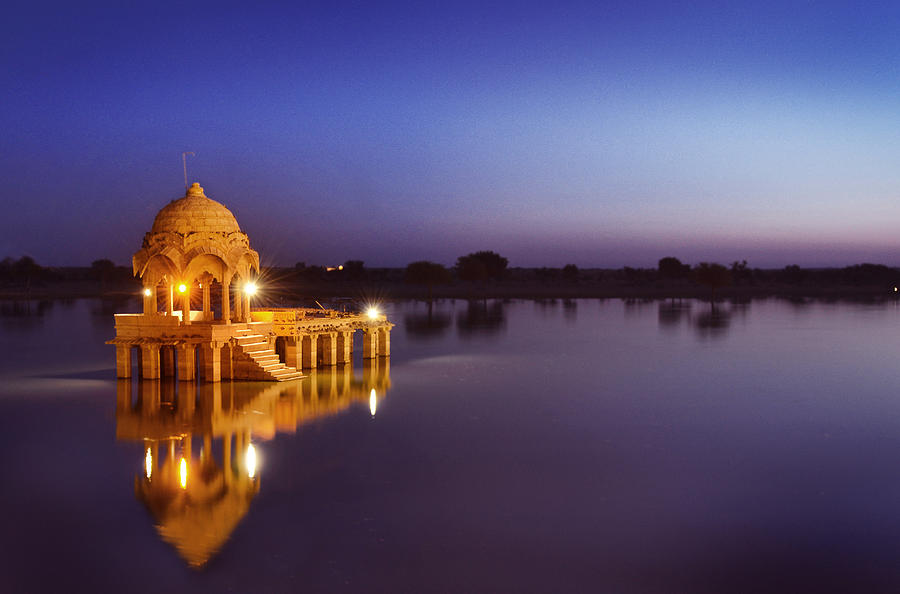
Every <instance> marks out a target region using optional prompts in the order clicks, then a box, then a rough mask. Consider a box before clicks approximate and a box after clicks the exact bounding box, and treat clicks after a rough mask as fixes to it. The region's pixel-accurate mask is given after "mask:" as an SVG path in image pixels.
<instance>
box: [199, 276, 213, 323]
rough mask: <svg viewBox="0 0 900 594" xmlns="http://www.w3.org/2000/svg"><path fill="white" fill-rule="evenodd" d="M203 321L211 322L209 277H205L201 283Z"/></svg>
mask: <svg viewBox="0 0 900 594" xmlns="http://www.w3.org/2000/svg"><path fill="white" fill-rule="evenodd" d="M201 284H202V285H203V287H202V289H203V321H204V322H211V321H212V319H213V316H212V309H211V308H210V306H209V279H208V278H207V279H206V280H205V281H204V282H203V283H201Z"/></svg>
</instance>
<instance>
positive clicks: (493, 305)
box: [456, 299, 506, 337]
mask: <svg viewBox="0 0 900 594" xmlns="http://www.w3.org/2000/svg"><path fill="white" fill-rule="evenodd" d="M456 328H457V330H458V331H459V335H460V336H462V337H465V336H468V335H471V334H494V333H496V332H500V331H501V330H503V329H504V328H506V316H505V313H504V311H503V302H501V301H498V300H494V301H490V302H488V300H487V299H485V300H474V301H469V303H468V306H467V307H466V311H465V313H462V314H460V315H458V316H457V317H456Z"/></svg>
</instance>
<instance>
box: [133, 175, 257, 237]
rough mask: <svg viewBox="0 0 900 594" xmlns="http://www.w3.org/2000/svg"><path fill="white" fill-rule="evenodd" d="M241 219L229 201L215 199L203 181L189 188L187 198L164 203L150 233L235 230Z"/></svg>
mask: <svg viewBox="0 0 900 594" xmlns="http://www.w3.org/2000/svg"><path fill="white" fill-rule="evenodd" d="M240 230H241V228H240V227H239V226H238V222H237V219H235V218H234V215H233V214H231V211H230V210H228V209H227V208H225V205H223V204H220V203H218V202H216V201H215V200H211V199H209V198H207V197H206V194H204V193H203V188H201V187H200V184H198V183H194V184H193V185H192V186H191V187H190V188H188V191H187V193H186V194H185V196H184V198H179V199H178V200H173V201H172V202H170V203H168V204H167V205H166V206H164V207H163V209H162V210H160V211H159V213H158V214H157V215H156V218H155V219H154V220H153V228H152V229H151V230H150V233H166V232H169V233H178V234H180V235H188V234H190V233H198V232H200V233H209V232H212V233H234V232H240Z"/></svg>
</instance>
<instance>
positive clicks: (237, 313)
mask: <svg viewBox="0 0 900 594" xmlns="http://www.w3.org/2000/svg"><path fill="white" fill-rule="evenodd" d="M243 303H244V300H243V299H241V289H240V281H238V282H237V283H236V284H235V288H234V321H235V322H243V321H245V320H244V316H243V314H242V312H241V305H243Z"/></svg>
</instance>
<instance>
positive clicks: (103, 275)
mask: <svg viewBox="0 0 900 594" xmlns="http://www.w3.org/2000/svg"><path fill="white" fill-rule="evenodd" d="M115 270H116V265H115V264H114V263H113V261H112V260H107V259H106V258H103V259H100V260H94V261H93V262H91V276H92V277H94V279H95V280H98V281H100V288H101V290H102V291H105V290H106V281H108V280H109V277H110V276H112V274H113V272H115Z"/></svg>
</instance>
